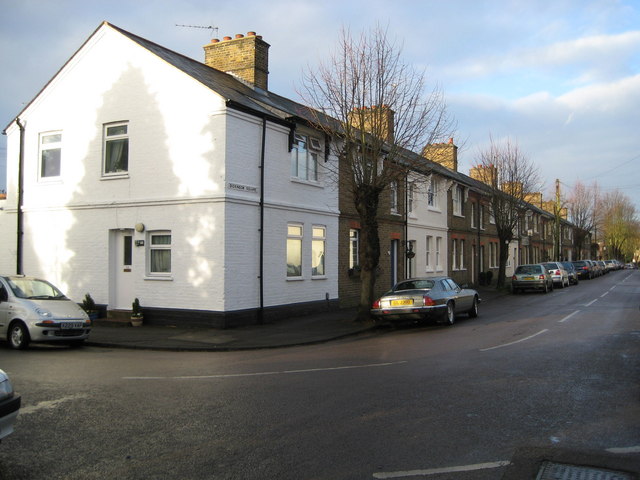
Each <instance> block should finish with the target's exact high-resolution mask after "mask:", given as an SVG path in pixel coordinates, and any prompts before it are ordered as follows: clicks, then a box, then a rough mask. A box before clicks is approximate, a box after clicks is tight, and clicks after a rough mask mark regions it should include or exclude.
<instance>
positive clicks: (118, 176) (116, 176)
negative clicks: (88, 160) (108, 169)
mask: <svg viewBox="0 0 640 480" xmlns="http://www.w3.org/2000/svg"><path fill="white" fill-rule="evenodd" d="M122 178H129V172H125V173H111V174H102V176H101V177H100V180H118V179H122Z"/></svg>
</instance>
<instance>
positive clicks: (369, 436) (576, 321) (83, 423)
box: [0, 271, 640, 480]
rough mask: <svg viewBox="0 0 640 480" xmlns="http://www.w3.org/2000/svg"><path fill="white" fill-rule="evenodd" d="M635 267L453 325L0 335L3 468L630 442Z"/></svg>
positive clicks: (609, 446) (157, 467)
mask: <svg viewBox="0 0 640 480" xmlns="http://www.w3.org/2000/svg"><path fill="white" fill-rule="evenodd" d="M639 307H640V272H638V271H618V272H613V273H611V274H609V275H607V276H604V277H602V278H599V279H595V280H592V281H583V282H581V283H580V285H579V286H577V287H570V288H565V289H562V290H559V289H556V290H555V291H554V292H552V293H549V294H547V295H544V294H539V293H532V294H525V295H515V296H507V297H503V298H501V299H499V300H496V301H494V302H492V303H491V304H487V305H481V310H480V317H478V318H477V319H466V318H459V319H458V321H457V322H456V324H455V325H454V326H453V327H444V326H421V327H403V328H398V329H393V330H389V331H386V332H382V333H379V334H375V335H363V336H361V337H355V338H350V339H347V340H343V341H340V342H333V343H328V344H323V345H314V346H307V347H299V348H298V347H296V348H287V349H277V350H261V351H249V352H247V351H245V352H213V353H211V352H210V353H193V352H192V353H185V352H152V351H132V350H116V349H114V350H111V349H102V348H95V347H87V348H84V349H81V350H72V349H67V348H64V347H49V346H34V347H32V348H31V349H29V350H28V351H24V352H15V351H10V350H8V349H6V348H3V347H0V367H1V368H3V369H4V370H5V371H7V372H8V373H9V375H10V377H11V379H12V381H13V382H14V385H15V387H16V390H17V391H18V392H19V393H20V394H21V395H22V397H23V408H22V410H21V413H20V416H19V420H18V422H17V425H16V431H15V433H14V434H13V435H12V436H10V437H9V438H7V439H6V440H5V441H4V442H3V443H2V444H0V478H2V479H3V480H13V479H29V480H32V479H58V478H59V479H106V478H109V479H111V478H118V479H174V478H175V479H249V480H252V479H371V478H414V479H415V478H422V479H424V478H427V479H430V480H442V479H453V480H472V479H496V480H497V479H500V478H501V476H502V474H503V472H504V470H505V466H506V465H507V464H508V463H509V462H510V461H511V459H512V456H513V453H514V451H515V450H516V449H518V448H522V447H527V448H529V447H545V448H562V449H569V450H572V449H575V450H591V451H598V452H600V451H601V452H606V451H610V452H623V454H624V455H640V405H639V403H638V398H640V386H639V382H638V374H639V372H640V354H639V346H640V311H639Z"/></svg>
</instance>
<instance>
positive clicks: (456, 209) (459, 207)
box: [453, 185, 464, 217]
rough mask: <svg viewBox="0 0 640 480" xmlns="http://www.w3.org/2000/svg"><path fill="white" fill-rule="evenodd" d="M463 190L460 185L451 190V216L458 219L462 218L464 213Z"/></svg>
mask: <svg viewBox="0 0 640 480" xmlns="http://www.w3.org/2000/svg"><path fill="white" fill-rule="evenodd" d="M463 203H464V190H463V187H461V186H460V185H456V186H455V187H454V189H453V214H454V215H457V216H459V217H462V216H463V212H464V208H463V207H464V205H463Z"/></svg>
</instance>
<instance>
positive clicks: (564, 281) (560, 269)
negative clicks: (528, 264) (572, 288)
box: [542, 262, 569, 288]
mask: <svg viewBox="0 0 640 480" xmlns="http://www.w3.org/2000/svg"><path fill="white" fill-rule="evenodd" d="M542 265H544V268H546V269H547V270H548V271H549V275H551V279H552V280H553V284H554V285H558V286H559V287H560V288H564V287H568V286H569V273H568V272H567V270H566V269H565V268H564V265H562V263H560V262H545V263H543V264H542Z"/></svg>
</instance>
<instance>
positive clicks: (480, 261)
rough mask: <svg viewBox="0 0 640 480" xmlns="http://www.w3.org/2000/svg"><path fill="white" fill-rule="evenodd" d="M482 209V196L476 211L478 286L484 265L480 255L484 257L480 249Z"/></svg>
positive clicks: (479, 197) (479, 198)
mask: <svg viewBox="0 0 640 480" xmlns="http://www.w3.org/2000/svg"><path fill="white" fill-rule="evenodd" d="M481 208H482V195H480V196H478V208H477V209H476V210H477V212H476V217H477V219H476V225H477V226H478V246H477V247H476V256H477V258H475V259H474V260H475V261H476V277H477V283H476V285H480V263H482V259H481V258H480V255H482V249H481V248H480V233H481V231H480V230H481V229H480V227H481V225H480V219H481V218H482V215H481V214H480V209H481ZM473 281H474V282H476V279H475V278H474V279H473Z"/></svg>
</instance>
